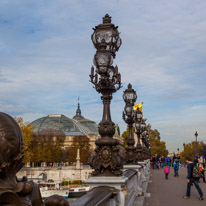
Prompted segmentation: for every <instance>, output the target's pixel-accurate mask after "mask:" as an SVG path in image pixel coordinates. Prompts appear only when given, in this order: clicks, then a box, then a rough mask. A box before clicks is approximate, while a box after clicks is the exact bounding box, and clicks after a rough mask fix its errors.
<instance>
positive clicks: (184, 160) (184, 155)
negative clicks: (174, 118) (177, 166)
mask: <svg viewBox="0 0 206 206" xmlns="http://www.w3.org/2000/svg"><path fill="white" fill-rule="evenodd" d="M183 148H184V163H185V143H183Z"/></svg>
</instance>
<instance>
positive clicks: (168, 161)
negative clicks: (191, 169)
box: [165, 156, 171, 168]
mask: <svg viewBox="0 0 206 206" xmlns="http://www.w3.org/2000/svg"><path fill="white" fill-rule="evenodd" d="M165 162H166V164H167V165H168V167H169V168H170V166H171V164H170V163H171V158H170V157H169V156H167V157H166V158H165Z"/></svg>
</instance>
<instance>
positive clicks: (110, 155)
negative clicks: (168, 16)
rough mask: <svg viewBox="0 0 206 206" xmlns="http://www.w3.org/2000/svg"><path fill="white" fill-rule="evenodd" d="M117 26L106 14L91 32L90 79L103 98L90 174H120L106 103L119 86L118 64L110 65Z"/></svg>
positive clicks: (120, 162) (118, 41) (115, 47)
mask: <svg viewBox="0 0 206 206" xmlns="http://www.w3.org/2000/svg"><path fill="white" fill-rule="evenodd" d="M117 28H118V27H116V26H114V24H112V23H111V17H110V16H109V15H108V14H106V15H105V17H103V23H102V24H99V25H98V26H96V27H95V28H94V29H93V30H94V33H93V34H92V36H91V38H92V42H93V44H94V47H95V48H96V54H95V55H94V65H95V67H96V69H95V70H94V67H93V66H92V68H91V74H90V81H91V82H92V84H94V86H95V89H96V91H97V92H99V93H101V94H102V96H101V99H102V101H103V105H104V107H103V117H102V121H101V123H100V126H99V134H100V136H101V138H100V139H98V140H96V142H95V144H96V149H95V154H94V156H93V157H92V159H91V162H90V163H91V167H92V168H93V169H94V172H93V173H92V175H97V176H114V175H120V174H122V168H123V158H122V157H120V155H119V153H118V152H119V149H118V146H119V145H120V142H119V141H118V140H117V139H114V138H113V135H114V134H115V124H114V123H113V122H112V120H111V113H110V103H111V100H112V94H113V93H115V92H116V91H117V90H119V89H120V88H121V87H122V86H121V75H120V73H119V72H118V67H117V66H116V67H114V66H112V64H113V58H115V53H116V52H117V51H118V49H119V47H120V46H121V42H122V41H121V39H120V37H119V32H118V30H117Z"/></svg>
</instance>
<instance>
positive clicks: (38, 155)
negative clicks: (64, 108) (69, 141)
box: [30, 129, 66, 163]
mask: <svg viewBox="0 0 206 206" xmlns="http://www.w3.org/2000/svg"><path fill="white" fill-rule="evenodd" d="M65 137H66V135H65V133H64V132H62V131H58V130H52V129H49V130H43V131H40V132H35V133H33V135H32V140H31V144H30V150H31V151H32V154H33V156H32V158H31V161H32V162H38V163H40V162H47V163H49V162H56V163H58V162H61V160H62V157H61V155H62V150H63V145H64V141H65Z"/></svg>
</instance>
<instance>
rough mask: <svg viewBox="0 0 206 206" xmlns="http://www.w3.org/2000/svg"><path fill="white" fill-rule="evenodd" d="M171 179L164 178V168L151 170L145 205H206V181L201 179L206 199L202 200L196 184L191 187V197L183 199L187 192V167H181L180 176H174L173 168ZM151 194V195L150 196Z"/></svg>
mask: <svg viewBox="0 0 206 206" xmlns="http://www.w3.org/2000/svg"><path fill="white" fill-rule="evenodd" d="M170 172H171V173H170V174H169V179H168V180H166V179H164V173H163V169H160V170H151V176H150V181H149V183H148V186H147V190H146V193H145V195H144V203H143V206H203V205H204V206H205V205H206V183H203V181H202V179H201V180H200V184H199V185H200V187H201V189H202V191H203V193H204V198H205V200H203V201H200V200H199V195H198V192H197V190H196V188H195V186H192V188H191V197H190V199H183V196H184V195H185V194H186V187H187V183H186V173H187V170H186V168H180V170H179V177H174V171H173V168H171V170H170ZM149 193H150V194H149ZM148 196H150V197H148Z"/></svg>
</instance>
